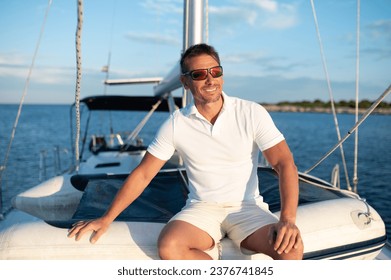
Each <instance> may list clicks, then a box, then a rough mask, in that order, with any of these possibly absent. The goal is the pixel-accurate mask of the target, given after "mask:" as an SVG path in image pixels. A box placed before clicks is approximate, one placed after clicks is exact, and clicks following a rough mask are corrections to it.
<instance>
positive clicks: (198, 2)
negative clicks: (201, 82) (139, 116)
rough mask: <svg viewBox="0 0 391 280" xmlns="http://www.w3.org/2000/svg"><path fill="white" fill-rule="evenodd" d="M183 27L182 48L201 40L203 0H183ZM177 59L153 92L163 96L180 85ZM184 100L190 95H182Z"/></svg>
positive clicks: (187, 100) (189, 97)
mask: <svg viewBox="0 0 391 280" xmlns="http://www.w3.org/2000/svg"><path fill="white" fill-rule="evenodd" d="M183 22H184V28H183V49H184V50H185V49H187V47H189V46H192V45H195V44H199V43H202V42H203V38H204V36H203V35H204V32H203V26H204V0H184V21H183ZM179 78H180V65H179V61H178V63H177V64H176V65H175V66H174V68H173V69H172V70H171V72H170V73H169V74H168V75H167V76H166V77H165V78H164V79H163V80H162V81H161V82H160V83H159V84H158V85H157V86H155V88H154V94H155V95H157V96H163V95H166V94H170V93H171V92H172V91H174V90H176V89H178V88H180V87H182V84H181V82H180V79H179ZM183 99H184V100H185V102H184V103H183V105H186V104H188V103H190V101H191V95H190V94H187V93H186V95H183Z"/></svg>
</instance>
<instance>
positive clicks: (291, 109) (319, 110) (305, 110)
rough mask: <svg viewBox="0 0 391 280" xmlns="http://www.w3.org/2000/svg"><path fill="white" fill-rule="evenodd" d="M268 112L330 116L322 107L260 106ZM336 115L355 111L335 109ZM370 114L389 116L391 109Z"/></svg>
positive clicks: (344, 108)
mask: <svg viewBox="0 0 391 280" xmlns="http://www.w3.org/2000/svg"><path fill="white" fill-rule="evenodd" d="M261 105H262V106H263V107H265V109H266V110H267V111H269V112H292V113H327V114H331V113H332V110H331V108H324V107H304V106H297V105H276V104H261ZM367 110H368V108H359V109H358V113H359V114H360V115H362V114H364V113H365V112H366V111H367ZM335 111H336V112H337V113H338V114H355V113H356V110H355V109H354V108H350V107H335ZM372 114H380V115H391V108H376V109H375V110H374V111H373V112H372Z"/></svg>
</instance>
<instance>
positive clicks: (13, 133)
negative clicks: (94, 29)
mask: <svg viewBox="0 0 391 280" xmlns="http://www.w3.org/2000/svg"><path fill="white" fill-rule="evenodd" d="M51 5H52V0H49V1H48V6H47V8H46V12H45V15H44V20H43V23H42V26H41V31H40V33H39V37H38V41H37V44H36V46H35V51H34V55H33V59H32V62H31V65H30V68H29V72H28V75H27V79H26V82H25V84H24V89H23V94H22V98H21V100H20V102H19V109H18V113H17V115H16V118H15V122H14V126H13V128H12V132H11V138H10V141H9V143H8V148H7V151H6V153H5V157H4V162H3V165H2V166H1V168H0V171H1V172H0V210H2V184H1V183H2V178H3V172H4V170H5V169H6V165H7V162H8V158H9V154H10V151H11V147H12V142H13V141H14V138H15V132H16V128H17V126H18V123H19V118H20V114H21V113H22V108H23V103H24V99H25V97H26V95H27V90H28V88H29V85H30V78H31V74H32V72H33V68H34V65H35V59H36V58H37V54H38V50H39V46H40V45H41V40H42V36H43V33H44V30H45V25H46V21H47V18H48V15H49V10H50V7H51Z"/></svg>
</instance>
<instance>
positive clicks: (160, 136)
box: [147, 115, 175, 160]
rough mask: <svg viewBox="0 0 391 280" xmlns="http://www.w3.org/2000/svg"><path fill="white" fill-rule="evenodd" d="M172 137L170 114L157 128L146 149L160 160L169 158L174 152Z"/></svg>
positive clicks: (171, 118)
mask: <svg viewBox="0 0 391 280" xmlns="http://www.w3.org/2000/svg"><path fill="white" fill-rule="evenodd" d="M173 139H174V137H173V116H172V115H171V116H170V118H168V119H167V120H166V121H165V122H164V123H163V124H162V126H161V127H160V128H159V130H158V132H157V133H156V136H155V138H154V139H153V141H152V142H151V144H150V145H149V146H148V149H147V151H148V152H149V153H150V154H152V155H153V156H155V157H157V158H159V159H161V160H169V159H170V158H171V156H172V155H173V154H174V152H175V147H174V142H173Z"/></svg>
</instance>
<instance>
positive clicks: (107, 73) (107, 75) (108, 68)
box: [102, 3, 117, 134]
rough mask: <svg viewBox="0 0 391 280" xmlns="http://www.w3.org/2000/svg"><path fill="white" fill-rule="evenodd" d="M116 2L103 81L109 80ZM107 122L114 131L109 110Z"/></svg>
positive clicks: (105, 89) (105, 90)
mask: <svg viewBox="0 0 391 280" xmlns="http://www.w3.org/2000/svg"><path fill="white" fill-rule="evenodd" d="M116 7H117V6H116V3H115V5H114V8H113V14H112V17H111V29H110V40H109V53H108V57H107V65H105V66H103V68H102V72H105V73H106V77H105V81H107V80H109V72H110V66H111V51H112V49H113V33H114V32H113V30H114V18H115V13H116ZM107 87H108V85H107V84H106V83H104V87H103V95H105V96H106V95H107ZM109 122H110V134H113V133H114V128H113V118H112V114H111V111H110V112H109Z"/></svg>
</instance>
